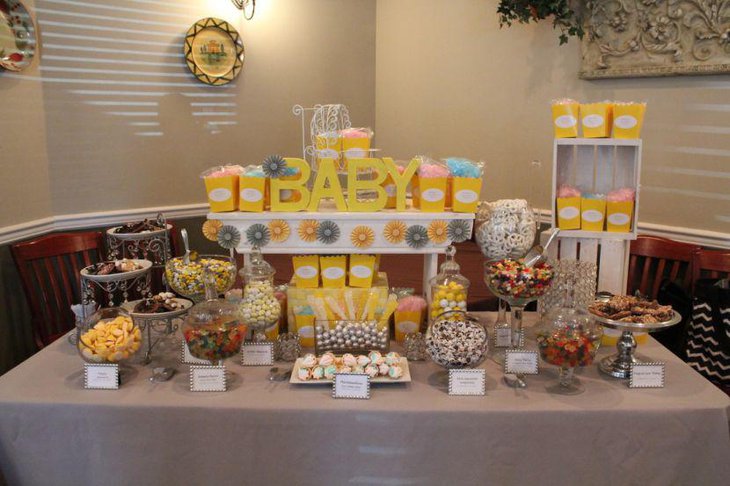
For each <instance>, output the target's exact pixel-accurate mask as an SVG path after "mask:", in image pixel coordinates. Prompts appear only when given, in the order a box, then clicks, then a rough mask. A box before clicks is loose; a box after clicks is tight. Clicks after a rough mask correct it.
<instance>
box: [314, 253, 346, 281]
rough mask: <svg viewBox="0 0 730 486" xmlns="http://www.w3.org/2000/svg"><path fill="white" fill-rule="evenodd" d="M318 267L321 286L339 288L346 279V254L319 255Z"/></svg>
mask: <svg viewBox="0 0 730 486" xmlns="http://www.w3.org/2000/svg"><path fill="white" fill-rule="evenodd" d="M319 268H320V273H321V275H322V287H323V288H325V289H341V288H343V287H345V281H346V280H347V255H336V256H321V257H319Z"/></svg>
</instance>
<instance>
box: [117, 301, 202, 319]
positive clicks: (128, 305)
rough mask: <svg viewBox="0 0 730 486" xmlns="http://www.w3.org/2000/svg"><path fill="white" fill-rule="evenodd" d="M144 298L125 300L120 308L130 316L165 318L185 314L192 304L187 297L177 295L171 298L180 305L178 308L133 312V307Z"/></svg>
mask: <svg viewBox="0 0 730 486" xmlns="http://www.w3.org/2000/svg"><path fill="white" fill-rule="evenodd" d="M143 300H144V299H139V300H133V301H132V302H125V303H123V304H122V308H123V309H124V310H126V311H127V312H129V314H130V315H131V316H132V317H140V318H143V319H165V318H168V317H177V316H179V315H182V314H185V313H186V312H187V311H188V309H190V308H191V307H192V306H193V302H192V301H190V300H188V299H181V298H179V297H175V298H173V299H172V300H173V301H174V302H177V303H178V304H180V305H182V307H181V308H180V309H176V310H172V311H167V312H155V313H152V312H134V307H135V306H136V305H137V304H139V303H140V302H142V301H143Z"/></svg>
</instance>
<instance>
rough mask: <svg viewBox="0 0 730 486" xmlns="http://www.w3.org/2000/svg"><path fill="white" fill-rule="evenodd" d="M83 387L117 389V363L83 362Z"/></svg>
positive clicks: (89, 388) (88, 388)
mask: <svg viewBox="0 0 730 486" xmlns="http://www.w3.org/2000/svg"><path fill="white" fill-rule="evenodd" d="M84 388H86V389H87V390H118V389H119V365H116V364H90V363H86V364H84Z"/></svg>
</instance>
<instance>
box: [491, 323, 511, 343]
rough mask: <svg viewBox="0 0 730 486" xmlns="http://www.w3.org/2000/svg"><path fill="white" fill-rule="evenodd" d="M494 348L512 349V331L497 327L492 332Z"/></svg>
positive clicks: (507, 328)
mask: <svg viewBox="0 0 730 486" xmlns="http://www.w3.org/2000/svg"><path fill="white" fill-rule="evenodd" d="M494 346H495V347H497V348H509V347H512V329H511V328H509V327H498V328H496V329H495V330H494Z"/></svg>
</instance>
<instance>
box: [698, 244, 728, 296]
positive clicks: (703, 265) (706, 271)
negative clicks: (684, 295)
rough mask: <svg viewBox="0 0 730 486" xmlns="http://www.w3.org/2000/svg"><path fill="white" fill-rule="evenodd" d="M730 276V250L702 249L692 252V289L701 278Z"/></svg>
mask: <svg viewBox="0 0 730 486" xmlns="http://www.w3.org/2000/svg"><path fill="white" fill-rule="evenodd" d="M728 276H730V251H727V250H703V249H701V248H698V249H697V250H696V251H695V252H694V253H693V254H692V289H693V290H694V286H695V284H696V283H697V280H699V279H701V278H727V277H728Z"/></svg>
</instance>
